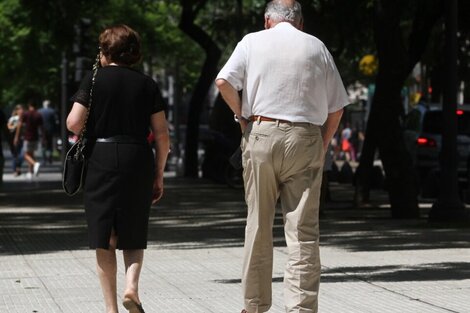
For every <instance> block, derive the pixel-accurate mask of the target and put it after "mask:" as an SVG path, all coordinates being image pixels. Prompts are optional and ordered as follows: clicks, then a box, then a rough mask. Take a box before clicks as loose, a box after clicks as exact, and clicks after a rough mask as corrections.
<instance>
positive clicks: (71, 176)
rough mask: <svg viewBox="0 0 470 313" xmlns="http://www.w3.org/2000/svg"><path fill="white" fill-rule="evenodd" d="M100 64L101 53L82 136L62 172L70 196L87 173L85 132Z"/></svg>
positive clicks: (63, 186) (63, 185) (67, 155)
mask: <svg viewBox="0 0 470 313" xmlns="http://www.w3.org/2000/svg"><path fill="white" fill-rule="evenodd" d="M99 64H100V57H99V54H98V55H97V56H96V60H95V64H93V76H92V79H91V88H90V99H89V101H88V102H89V103H88V108H87V113H86V117H85V122H84V123H83V127H82V130H81V131H80V136H79V138H78V140H77V142H75V143H74V144H73V145H72V147H70V149H69V150H68V151H67V154H66V156H65V160H64V170H63V173H62V188H63V189H64V191H65V193H66V194H68V195H69V196H73V195H74V194H76V193H77V192H79V191H80V189H82V187H83V184H84V181H85V174H86V163H87V160H86V157H85V151H84V150H85V143H86V139H85V138H84V134H85V132H86V124H87V122H88V116H89V115H90V109H91V98H92V94H93V86H94V85H95V77H96V72H97V71H98V67H99Z"/></svg>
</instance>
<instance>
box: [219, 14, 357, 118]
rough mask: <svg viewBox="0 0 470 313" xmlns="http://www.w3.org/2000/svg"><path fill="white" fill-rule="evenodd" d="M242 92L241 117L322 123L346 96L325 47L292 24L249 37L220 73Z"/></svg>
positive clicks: (247, 36) (283, 24) (342, 105)
mask: <svg viewBox="0 0 470 313" xmlns="http://www.w3.org/2000/svg"><path fill="white" fill-rule="evenodd" d="M219 78H220V79H225V80H227V81H228V82H229V83H230V84H231V85H232V86H233V87H234V88H235V89H237V90H242V89H243V95H242V116H243V117H244V118H249V117H250V116H252V115H261V116H266V117H270V118H275V119H281V120H288V121H291V122H308V123H312V124H315V125H323V123H324V122H325V121H326V118H327V116H328V113H333V112H336V111H338V110H340V109H341V108H343V107H344V106H346V105H347V104H348V95H347V93H346V90H345V88H344V85H343V82H342V81H341V77H340V75H339V73H338V70H337V68H336V65H335V63H334V61H333V57H332V56H331V54H330V53H329V51H328V49H327V48H326V47H325V45H324V44H323V43H322V42H321V41H320V40H319V39H317V38H315V37H314V36H311V35H309V34H306V33H304V32H302V31H300V30H298V29H297V28H295V27H294V26H292V25H291V24H290V23H286V22H282V23H279V24H277V25H276V26H275V27H273V28H271V29H267V30H262V31H259V32H255V33H250V34H248V35H246V36H245V37H244V38H243V39H242V40H241V41H240V42H239V43H238V45H237V47H236V48H235V50H234V51H233V53H232V55H231V56H230V58H229V60H228V61H227V63H226V64H225V66H224V67H223V68H222V70H221V71H220V72H219V74H218V75H217V79H219Z"/></svg>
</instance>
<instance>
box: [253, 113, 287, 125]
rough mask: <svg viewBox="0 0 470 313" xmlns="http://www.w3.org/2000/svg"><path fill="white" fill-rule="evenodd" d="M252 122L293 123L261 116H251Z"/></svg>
mask: <svg viewBox="0 0 470 313" xmlns="http://www.w3.org/2000/svg"><path fill="white" fill-rule="evenodd" d="M250 121H252V122H255V121H261V122H279V123H291V122H290V121H286V120H280V119H276V118H270V117H266V116H261V115H252V116H250Z"/></svg>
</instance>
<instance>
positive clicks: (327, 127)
mask: <svg viewBox="0 0 470 313" xmlns="http://www.w3.org/2000/svg"><path fill="white" fill-rule="evenodd" d="M342 115H343V109H340V110H339V111H336V112H333V113H329V114H328V118H327V119H326V122H325V124H323V126H322V128H321V133H322V137H323V148H324V151H325V152H326V151H327V149H328V145H329V144H330V141H331V139H332V138H333V136H334V134H335V133H336V130H337V129H338V126H339V122H340V121H341V116H342Z"/></svg>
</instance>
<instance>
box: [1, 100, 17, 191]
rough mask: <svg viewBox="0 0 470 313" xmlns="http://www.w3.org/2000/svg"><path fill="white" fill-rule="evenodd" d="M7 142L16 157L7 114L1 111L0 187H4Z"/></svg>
mask: <svg viewBox="0 0 470 313" xmlns="http://www.w3.org/2000/svg"><path fill="white" fill-rule="evenodd" d="M3 140H5V141H6V142H8V146H9V147H10V151H11V153H12V155H15V149H14V146H13V140H12V136H11V134H10V132H9V130H8V121H7V118H6V116H5V113H4V112H3V110H2V109H0V187H1V186H2V185H3V170H4V166H5V156H4V155H3V146H2V142H3Z"/></svg>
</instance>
